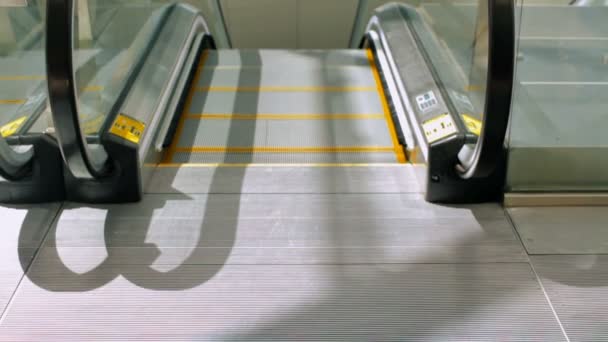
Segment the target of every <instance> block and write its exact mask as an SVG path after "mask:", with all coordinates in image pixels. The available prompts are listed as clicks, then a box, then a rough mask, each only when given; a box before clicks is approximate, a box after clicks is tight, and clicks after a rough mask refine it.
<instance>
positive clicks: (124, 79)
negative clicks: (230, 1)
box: [73, 0, 228, 135]
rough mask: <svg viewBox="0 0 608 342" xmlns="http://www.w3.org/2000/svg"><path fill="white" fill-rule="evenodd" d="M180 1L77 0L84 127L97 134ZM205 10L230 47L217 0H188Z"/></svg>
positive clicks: (76, 54) (219, 36)
mask: <svg viewBox="0 0 608 342" xmlns="http://www.w3.org/2000/svg"><path fill="white" fill-rule="evenodd" d="M174 3H175V2H174V1H160V0H156V1H134V0H129V1H117V0H105V1H94V0H77V1H76V9H75V19H74V20H75V22H74V29H75V32H74V36H73V41H74V51H73V54H74V68H75V73H76V75H75V76H76V88H77V89H76V92H77V96H78V106H79V114H80V115H81V127H82V129H83V131H84V133H85V134H87V135H97V133H98V131H99V129H100V128H101V127H104V125H105V124H106V120H105V119H106V116H107V115H108V114H115V112H116V110H118V108H117V106H119V105H120V103H119V102H120V101H119V99H120V97H121V95H122V92H123V91H124V90H125V86H127V84H128V82H129V79H130V77H132V76H133V75H134V74H135V73H136V71H137V70H136V69H137V67H138V63H140V62H141V61H142V60H143V58H144V57H145V54H146V53H147V49H148V47H149V46H150V44H152V43H153V42H154V39H155V38H156V37H157V36H158V33H159V31H160V30H172V29H174V28H171V27H165V26H164V22H165V19H166V18H167V16H168V14H169V13H170V11H171V10H172V5H173V4H174ZM180 3H182V4H188V5H190V6H192V7H194V8H196V9H198V10H200V11H201V12H202V13H203V15H204V16H205V18H206V20H207V21H208V23H209V25H210V26H211V27H210V28H209V29H210V31H211V32H212V34H213V35H214V38H215V39H216V42H217V44H218V46H219V47H227V44H228V43H227V38H226V33H225V27H224V23H223V21H222V20H221V18H222V17H221V16H220V15H219V14H218V8H217V7H216V6H215V4H216V1H211V0H200V1H199V0H190V1H182V2H180Z"/></svg>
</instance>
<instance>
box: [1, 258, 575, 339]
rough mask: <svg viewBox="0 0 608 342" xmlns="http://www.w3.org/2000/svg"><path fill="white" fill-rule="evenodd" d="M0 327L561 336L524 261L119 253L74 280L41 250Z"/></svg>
mask: <svg viewBox="0 0 608 342" xmlns="http://www.w3.org/2000/svg"><path fill="white" fill-rule="evenodd" d="M117 274H122V275H117ZM143 303H145V304H144V305H143V306H142V304H143ZM177 308H179V310H177ZM49 312H53V313H54V314H53V315H49V314H48V313H49ZM56 317H61V324H57V320H56V319H55V318H56ZM32 322H35V324H32ZM0 335H2V336H4V337H6V338H8V339H9V340H11V339H13V338H22V337H23V336H27V338H28V339H30V340H36V341H57V340H61V341H86V340H96V341H110V340H112V341H117V340H120V341H127V340H138V341H141V340H147V341H161V340H163V341H169V340H171V341H175V340H180V341H182V340H183V341H187V340H189V341H191V340H196V341H271V340H273V341H274V340H285V339H290V340H298V341H312V340H315V341H318V340H323V341H398V340H440V341H463V340H466V341H488V340H491V341H498V340H509V341H516V340H521V341H523V340H528V341H529V340H544V341H563V340H564V338H563V336H562V334H561V332H560V329H559V326H558V324H557V322H556V321H555V319H554V317H553V315H552V313H551V310H550V308H549V306H548V305H547V302H546V301H545V299H544V297H543V295H542V291H541V290H540V287H539V286H538V283H537V282H536V281H535V279H534V276H533V273H532V272H531V270H530V267H529V265H527V264H501V265H499V266H497V265H487V264H468V265H467V264H464V265H463V264H461V265H454V264H452V265H395V266H382V265H352V266H339V265H333V266H331V265H324V266H312V265H298V266H285V265H256V266H243V265H228V266H219V265H216V266H201V265H192V266H184V267H180V268H179V269H178V270H177V271H175V273H168V276H167V275H166V274H165V275H163V274H159V273H156V272H154V271H152V272H150V271H149V270H147V268H146V267H145V266H142V265H139V266H137V265H122V266H118V265H117V266H114V267H108V268H105V269H102V270H100V271H99V272H97V275H95V276H94V277H88V279H87V280H86V281H81V282H74V278H73V274H69V273H68V274H66V272H65V271H64V270H61V269H58V268H55V267H52V266H51V265H49V264H48V263H46V262H44V261H43V260H41V262H40V263H39V264H36V265H35V266H34V267H33V269H32V271H31V275H30V278H28V279H27V280H26V281H25V282H24V284H23V285H22V287H21V288H20V289H19V293H18V294H17V297H16V299H15V302H14V304H13V306H12V308H11V312H10V314H9V315H7V316H6V317H5V319H4V321H3V322H2V325H0Z"/></svg>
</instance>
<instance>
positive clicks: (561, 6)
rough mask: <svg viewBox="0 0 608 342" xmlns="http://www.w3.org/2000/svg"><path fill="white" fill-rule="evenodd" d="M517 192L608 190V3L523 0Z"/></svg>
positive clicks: (511, 181)
mask: <svg viewBox="0 0 608 342" xmlns="http://www.w3.org/2000/svg"><path fill="white" fill-rule="evenodd" d="M520 9H521V13H520V16H521V20H520V26H519V37H518V42H519V43H518V45H519V47H518V54H517V69H516V72H517V82H516V86H515V89H514V98H513V107H512V123H511V124H512V125H511V132H510V150H509V169H508V185H509V189H510V190H511V191H523V192H526V191H554V192H564V191H607V190H608V134H607V130H606V127H607V125H608V2H607V1H604V0H578V1H570V0H560V1H558V0H556V1H551V2H544V3H539V1H533V0H523V1H520Z"/></svg>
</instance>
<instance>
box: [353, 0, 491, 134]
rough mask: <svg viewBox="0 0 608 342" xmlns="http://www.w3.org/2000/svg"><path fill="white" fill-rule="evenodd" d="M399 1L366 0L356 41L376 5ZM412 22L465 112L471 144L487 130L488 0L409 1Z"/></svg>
mask: <svg viewBox="0 0 608 342" xmlns="http://www.w3.org/2000/svg"><path fill="white" fill-rule="evenodd" d="M392 2H395V1H380V0H375V1H374V0H369V1H365V0H363V1H362V7H361V11H362V12H363V14H361V13H360V17H359V18H358V20H357V22H356V23H355V28H354V35H353V37H354V38H355V39H354V40H353V44H351V45H354V44H357V43H356V41H357V40H358V38H356V37H357V36H359V35H362V34H363V33H364V30H365V28H364V27H365V25H366V24H367V22H368V20H369V18H371V16H372V15H373V13H374V9H376V8H378V7H379V6H382V5H384V4H387V3H392ZM398 2H400V3H402V4H404V5H407V6H408V8H409V10H407V13H408V15H407V17H408V19H409V20H408V22H409V25H411V28H412V29H413V30H414V31H415V32H416V34H417V35H418V38H419V39H420V42H421V43H422V45H423V46H424V50H425V53H426V55H427V56H426V57H427V58H429V59H430V61H431V62H432V64H433V66H434V68H435V69H436V72H437V75H436V76H437V78H438V81H440V82H441V84H442V85H443V88H444V89H445V90H446V95H447V96H448V97H449V98H450V99H451V102H452V103H453V104H454V106H455V107H456V108H454V110H455V111H457V112H458V114H460V115H461V117H462V118H463V120H464V122H465V123H466V125H467V128H468V130H469V133H470V140H469V141H470V142H471V143H473V142H475V140H476V137H478V136H479V135H480V133H481V130H482V122H483V116H484V109H485V92H486V81H487V65H488V64H487V62H488V8H487V1H467V2H463V1H456V0H441V1H440V0H429V1H419V0H409V1H398Z"/></svg>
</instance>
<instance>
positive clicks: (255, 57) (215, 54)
mask: <svg viewBox="0 0 608 342" xmlns="http://www.w3.org/2000/svg"><path fill="white" fill-rule="evenodd" d="M294 65H297V66H298V68H303V69H310V68H318V67H332V66H345V65H346V66H369V62H368V60H367V57H366V55H365V51H364V50H280V49H261V50H211V51H209V55H208V58H207V60H206V62H205V66H210V67H215V66H239V67H242V66H245V67H251V66H253V67H264V68H277V67H287V68H290V69H293V68H294V67H293V66H294Z"/></svg>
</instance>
